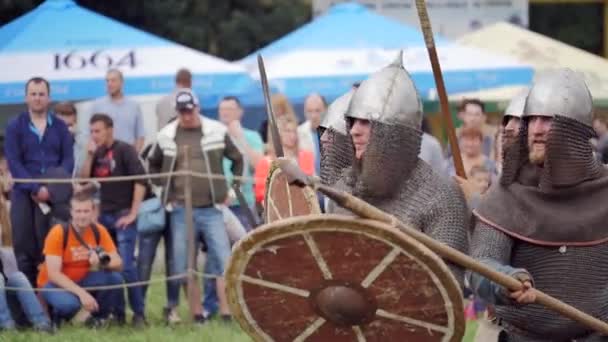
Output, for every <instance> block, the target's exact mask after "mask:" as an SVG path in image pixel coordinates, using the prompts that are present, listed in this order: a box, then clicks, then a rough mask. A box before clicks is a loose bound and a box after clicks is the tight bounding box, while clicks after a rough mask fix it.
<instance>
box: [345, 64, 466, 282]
mask: <svg viewBox="0 0 608 342" xmlns="http://www.w3.org/2000/svg"><path fill="white" fill-rule="evenodd" d="M345 119H346V128H347V129H348V132H349V133H350V137H351V141H352V144H353V146H354V147H353V148H351V150H350V151H347V153H349V155H350V156H352V160H353V165H352V166H351V167H349V168H348V169H347V170H346V171H345V172H344V175H343V177H342V178H341V179H340V180H339V181H338V183H337V184H336V187H338V188H340V189H341V190H345V191H346V192H349V193H352V194H353V195H355V196H357V197H359V198H361V199H363V200H365V201H367V202H368V203H370V204H371V205H374V206H376V207H378V208H380V209H381V210H384V211H386V212H388V213H390V214H392V215H394V216H396V217H397V218H398V219H399V220H401V221H403V222H405V223H409V224H410V225H412V226H414V227H416V228H417V229H419V230H421V231H422V232H424V233H426V234H428V235H429V236H431V237H433V238H435V239H437V240H439V241H441V242H443V243H445V244H446V245H449V246H451V247H453V248H456V249H458V250H460V251H462V252H465V253H466V252H467V251H468V250H467V249H468V233H467V232H468V217H469V213H468V209H467V205H466V202H465V199H464V196H463V194H462V192H461V191H460V190H459V188H458V186H457V185H456V184H455V183H453V182H450V181H449V180H445V179H444V178H443V177H441V176H439V175H437V174H436V173H435V172H434V171H433V170H432V168H431V167H430V166H429V165H428V164H427V163H426V162H424V161H422V160H421V159H419V158H418V154H419V151H420V143H421V140H422V131H421V125H422V102H421V100H420V97H419V95H418V92H417V90H416V88H415V86H414V82H413V81H412V79H411V77H410V75H409V74H408V73H407V71H406V70H405V69H404V67H403V64H402V56H401V54H399V56H398V58H397V60H395V61H394V62H393V63H392V64H390V65H389V66H387V67H385V68H384V69H382V70H380V71H378V72H376V73H374V74H372V75H371V76H370V77H369V79H367V80H365V81H364V82H362V83H361V85H360V87H359V88H358V89H357V90H356V91H355V93H354V94H353V97H352V100H351V102H350V107H349V108H348V111H347V112H346V114H345ZM336 212H344V211H343V209H336ZM448 266H450V268H451V269H452V271H453V273H454V275H455V277H456V279H457V280H458V281H459V282H462V281H463V276H464V275H463V272H462V270H461V269H459V268H457V267H455V266H454V265H450V264H449V263H448Z"/></svg>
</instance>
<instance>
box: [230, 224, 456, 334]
mask: <svg viewBox="0 0 608 342" xmlns="http://www.w3.org/2000/svg"><path fill="white" fill-rule="evenodd" d="M226 282H227V295H228V301H229V304H230V308H231V309H232V313H233V315H234V317H235V319H236V320H237V321H238V322H239V324H240V325H241V327H242V328H243V329H244V330H245V331H246V332H247V333H248V334H249V335H250V336H251V337H252V338H253V339H254V340H256V341H358V342H361V341H454V342H456V341H461V339H462V337H463V334H464V330H465V320H464V314H463V300H462V292H461V290H460V287H459V286H458V283H457V281H456V279H455V278H454V276H453V275H452V273H451V272H450V271H449V269H448V268H447V266H446V265H445V263H444V262H443V261H442V260H441V258H440V257H438V256H437V255H436V254H434V253H433V252H432V251H431V250H429V249H428V248H426V247H425V246H423V245H422V244H420V243H419V242H417V241H416V240H414V239H412V238H411V237H409V236H407V235H405V234H404V233H403V232H401V231H399V230H398V229H397V228H394V227H391V226H389V225H387V224H385V223H381V222H377V221H370V220H363V219H354V218H351V217H346V216H339V215H311V216H307V217H293V218H289V219H285V220H281V221H277V222H274V223H271V224H266V225H264V226H262V227H260V228H258V229H257V230H255V231H252V232H251V233H250V234H249V235H247V236H246V237H245V238H243V239H242V240H241V241H240V242H239V243H238V244H237V245H236V246H235V247H234V250H233V254H232V256H231V259H230V262H229V266H228V268H227V270H226Z"/></svg>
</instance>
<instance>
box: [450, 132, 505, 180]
mask: <svg viewBox="0 0 608 342" xmlns="http://www.w3.org/2000/svg"><path fill="white" fill-rule="evenodd" d="M458 142H459V145H460V152H461V155H462V163H463V164H464V170H465V173H466V175H467V178H469V177H470V172H471V169H472V168H473V167H475V166H482V167H484V168H486V169H487V170H488V171H489V172H490V174H491V175H492V177H494V176H495V175H496V174H497V171H496V163H494V161H493V160H492V159H490V158H489V157H487V156H486V155H484V154H483V153H482V142H483V134H482V133H481V131H480V130H479V129H477V128H475V127H468V128H463V129H461V130H460V134H459V136H458ZM447 172H448V174H449V175H450V176H454V175H456V169H455V167H454V160H453V159H452V158H449V160H448V167H447Z"/></svg>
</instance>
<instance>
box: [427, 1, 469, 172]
mask: <svg viewBox="0 0 608 342" xmlns="http://www.w3.org/2000/svg"><path fill="white" fill-rule="evenodd" d="M416 9H417V10H418V18H419V19H420V27H421V29H422V34H423V35H424V42H425V44H426V50H427V51H428V53H429V59H430V60H431V67H432V68H433V77H434V78H435V86H436V87H437V94H438V95H439V103H440V105H441V114H442V115H443V121H444V122H445V129H446V131H447V133H448V141H449V142H450V147H451V148H452V158H454V167H455V169H456V174H457V175H458V176H459V177H462V178H467V176H466V173H465V171H464V165H463V163H462V157H461V155H460V147H459V146H458V139H457V138H456V130H455V129H454V122H453V121H452V114H451V113H450V104H449V102H448V94H447V92H446V91H445V84H444V83H443V74H442V73H441V65H439V57H437V50H436V49H435V40H434V39H433V29H432V28H431V21H430V20H429V15H428V13H427V11H426V2H425V0H416Z"/></svg>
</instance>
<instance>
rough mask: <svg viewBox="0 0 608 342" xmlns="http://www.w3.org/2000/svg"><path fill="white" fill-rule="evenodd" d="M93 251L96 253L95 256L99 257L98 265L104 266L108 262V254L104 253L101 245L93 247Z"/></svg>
mask: <svg viewBox="0 0 608 342" xmlns="http://www.w3.org/2000/svg"><path fill="white" fill-rule="evenodd" d="M95 253H97V257H98V258H99V265H100V266H101V267H106V266H108V264H109V263H110V254H108V253H106V251H105V250H104V249H103V248H102V247H99V246H97V247H95Z"/></svg>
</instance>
